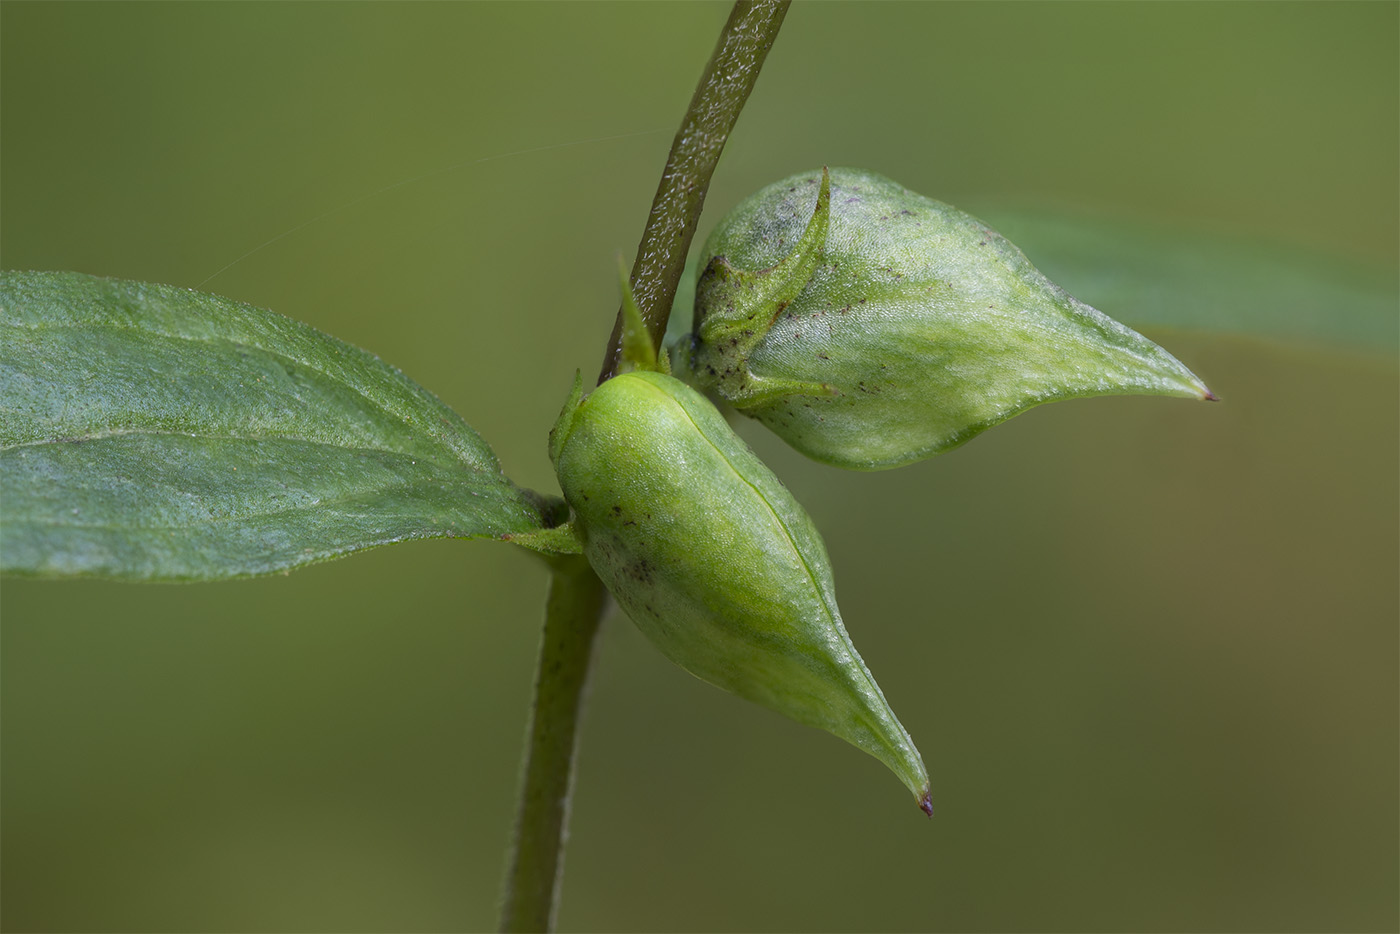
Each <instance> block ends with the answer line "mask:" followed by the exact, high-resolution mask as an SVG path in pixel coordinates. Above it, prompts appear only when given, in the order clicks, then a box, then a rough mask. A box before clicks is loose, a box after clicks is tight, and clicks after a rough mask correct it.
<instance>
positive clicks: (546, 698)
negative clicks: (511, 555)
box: [501, 555, 607, 931]
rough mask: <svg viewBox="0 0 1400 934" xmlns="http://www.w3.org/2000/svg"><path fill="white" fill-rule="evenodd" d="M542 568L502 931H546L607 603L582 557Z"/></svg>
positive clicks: (559, 560) (550, 926) (553, 906)
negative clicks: (539, 626) (536, 658)
mask: <svg viewBox="0 0 1400 934" xmlns="http://www.w3.org/2000/svg"><path fill="white" fill-rule="evenodd" d="M550 566H551V569H552V576H551V578H550V584H549V601H548V603H547V604H546V607H545V621H544V636H543V638H542V639H541V641H540V662H539V667H538V669H537V671H536V673H535V697H534V711H533V713H532V716H531V719H530V735H529V740H528V743H527V745H526V753H525V776H524V780H523V782H522V785H521V789H520V812H519V816H518V817H517V820H516V825H515V852H514V853H513V854H512V857H511V863H510V869H509V871H508V874H507V876H506V890H505V901H504V904H503V905H502V906H501V930H502V931H548V930H552V929H553V927H554V913H555V909H556V906H557V904H558V890H559V880H560V879H561V878H562V876H563V873H562V869H563V865H564V858H563V849H564V836H565V833H566V832H567V826H568V821H569V794H570V791H571V789H572V786H573V775H574V769H573V758H574V748H575V746H576V745H577V742H576V738H577V731H578V720H579V714H580V712H581V711H582V707H583V694H584V689H585V686H586V684H587V682H588V669H589V666H590V664H591V661H592V658H593V644H594V641H595V638H594V637H595V636H596V635H597V633H598V623H599V621H600V620H601V619H602V617H603V611H604V609H605V607H606V605H607V591H605V590H604V589H603V584H602V582H601V581H599V580H598V576H597V575H596V574H594V573H593V569H592V568H591V567H589V566H588V561H587V560H586V559H585V558H583V557H582V556H579V555H572V556H569V557H566V558H557V559H554V560H552V561H551V562H550Z"/></svg>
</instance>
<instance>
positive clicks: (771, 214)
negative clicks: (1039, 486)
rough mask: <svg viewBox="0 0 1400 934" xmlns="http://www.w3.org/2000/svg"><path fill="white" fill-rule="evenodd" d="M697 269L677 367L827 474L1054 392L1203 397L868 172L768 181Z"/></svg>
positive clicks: (912, 455)
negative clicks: (689, 330)
mask: <svg viewBox="0 0 1400 934" xmlns="http://www.w3.org/2000/svg"><path fill="white" fill-rule="evenodd" d="M700 263H701V266H700V268H701V269H702V272H701V274H700V278H699V281H698V283H697V286H696V298H695V324H694V328H695V331H694V334H693V335H692V336H691V339H690V342H689V346H688V348H686V347H684V345H683V352H682V358H683V359H682V365H683V366H685V367H686V369H687V371H688V377H689V378H690V379H692V380H693V382H694V383H695V384H696V385H697V386H699V387H701V388H702V389H705V390H706V391H712V392H714V393H716V394H717V395H719V396H720V397H721V398H723V399H725V400H727V401H728V402H729V403H731V404H732V405H734V406H735V408H737V409H739V411H741V412H743V413H744V414H745V415H749V416H751V417H753V418H756V419H758V420H759V421H761V422H762V423H763V424H765V425H767V426H768V427H769V428H770V429H772V430H773V431H774V432H775V433H777V434H778V435H779V436H780V437H782V438H783V440H785V441H787V442H788V443H789V444H790V445H792V446H793V447H795V448H797V450H799V451H801V452H802V453H803V454H806V455H807V456H808V457H811V458H813V459H815V460H818V461H822V462H824V463H828V464H834V465H836V466H838V467H847V468H851V469H857V470H878V469H882V468H887V467H898V466H900V465H903V464H908V463H911V462H913V461H916V460H921V459H923V458H926V457H930V456H932V455H934V454H938V453H940V452H943V451H946V450H949V449H950V448H953V447H956V446H957V445H959V444H962V443H963V442H965V441H967V440H968V439H970V438H972V437H973V436H974V435H976V434H978V433H979V432H981V431H983V430H985V429H987V428H990V427H991V426H993V425H995V424H997V423H999V422H1002V421H1005V420H1006V419H1008V418H1011V417H1012V416H1013V415H1016V414H1018V413H1020V412H1023V411H1025V410H1026V409H1028V408H1030V407H1031V406H1034V405H1039V404H1040V403H1042V402H1053V401H1055V400H1057V399H1070V398H1074V397H1078V396H1097V395H1108V394H1149V395H1166V396H1183V397H1187V398H1192V399H1214V398H1215V397H1214V396H1213V395H1212V394H1211V393H1210V390H1208V389H1207V388H1206V387H1205V385H1204V384H1203V383H1202V382H1201V381H1200V380H1199V379H1198V378H1196V376H1195V375H1194V374H1192V373H1191V371H1189V370H1188V369H1186V367H1184V366H1182V364H1181V363H1180V362H1178V361H1177V360H1176V358H1175V357H1173V356H1171V355H1170V354H1168V353H1167V352H1166V351H1165V350H1163V349H1162V348H1160V347H1158V346H1157V345H1156V344H1154V343H1152V342H1151V341H1149V340H1148V339H1147V338H1145V337H1143V336H1142V335H1141V334H1138V333H1137V332H1136V331H1133V330H1132V329H1130V328H1127V327H1124V326H1123V325H1121V324H1119V323H1118V322H1116V321H1114V320H1112V319H1111V318H1109V317H1107V316H1106V315H1104V314H1102V313H1101V312H1099V311H1096V310H1095V309H1093V308H1090V307H1089V306H1088V305H1085V304H1083V303H1082V302H1079V301H1077V300H1075V299H1074V298H1073V297H1071V296H1070V295H1069V294H1067V293H1066V292H1065V291H1064V290H1063V289H1061V288H1059V287H1058V286H1056V285H1055V284H1054V283H1052V282H1050V281H1049V280H1048V279H1046V278H1045V277H1044V276H1043V275H1041V274H1040V273H1039V272H1038V271H1037V270H1036V269H1035V267H1034V266H1032V265H1031V264H1030V262H1029V261H1028V260H1027V259H1026V258H1025V256H1023V255H1022V254H1021V252H1020V251H1019V250H1017V249H1016V248H1015V247H1014V246H1012V245H1011V244H1010V243H1008V242H1007V241H1006V240H1005V239H1003V238H1002V237H1001V236H1000V235H998V234H997V233H995V232H994V231H992V230H990V229H988V228H987V227H986V226H984V225H983V224H982V223H980V222H979V221H977V220H976V219H975V218H973V217H970V216H969V215H967V214H964V213H962V212H961V211H958V210H956V209H955V208H951V207H949V206H948V205H946V204H942V203H940V202H938V201H933V200H931V199H929V198H925V197H923V196H921V195H917V194H915V193H913V192H911V191H908V190H906V189H904V188H903V187H901V186H900V185H898V184H896V183H895V182H892V181H890V180H889V179H887V178H884V177H882V176H879V175H875V174H873V173H869V172H863V171H860V170H857V169H835V170H833V171H831V172H830V173H829V174H828V173H827V171H826V170H823V171H822V172H821V173H807V174H805V175H795V176H793V177H792V178H789V179H786V180H784V181H781V182H778V183H777V184H775V185H770V186H769V187H767V188H765V189H763V190H762V191H760V192H758V194H756V195H754V196H753V197H751V198H749V199H748V200H747V201H745V202H744V203H743V204H741V205H739V206H738V207H737V208H735V209H734V210H733V211H732V212H731V213H730V214H729V215H728V216H727V217H726V218H725V219H724V220H723V221H722V222H721V223H720V225H719V227H718V228H716V230H715V231H714V233H712V234H711V235H710V238H709V240H708V241H707V242H706V244H705V249H704V251H703V253H702V255H701V258H700Z"/></svg>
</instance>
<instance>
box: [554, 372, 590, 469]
mask: <svg viewBox="0 0 1400 934" xmlns="http://www.w3.org/2000/svg"><path fill="white" fill-rule="evenodd" d="M582 401H583V371H582V370H574V385H573V388H572V389H570V390H569V398H567V399H565V400H564V407H563V408H562V409H560V410H559V417H558V418H557V419H555V421H554V427H553V428H551V429H550V430H549V462H550V463H551V464H557V463H559V449H560V448H562V447H563V446H564V442H565V441H567V440H568V438H569V432H571V431H572V430H573V424H574V415H576V414H577V413H578V407H579V404H580V403H581V402H582Z"/></svg>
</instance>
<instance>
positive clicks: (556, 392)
mask: <svg viewBox="0 0 1400 934" xmlns="http://www.w3.org/2000/svg"><path fill="white" fill-rule="evenodd" d="M559 391H560V388H557V386H556V388H554V392H553V396H554V400H556V402H557V395H559Z"/></svg>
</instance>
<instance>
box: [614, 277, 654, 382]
mask: <svg viewBox="0 0 1400 934" xmlns="http://www.w3.org/2000/svg"><path fill="white" fill-rule="evenodd" d="M617 271H618V283H619V285H620V287H621V289H622V367H621V372H624V373H626V372H628V371H630V370H652V371H655V370H660V369H661V365H660V364H658V363H657V362H656V345H655V344H653V343H652V342H651V335H650V334H649V333H647V326H646V322H645V321H643V320H642V310H641V309H640V308H638V307H637V296H636V295H635V294H633V292H632V282H631V280H630V279H629V278H628V276H627V267H626V266H625V265H624V264H623V262H622V259H621V257H619V258H618V263H617Z"/></svg>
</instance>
